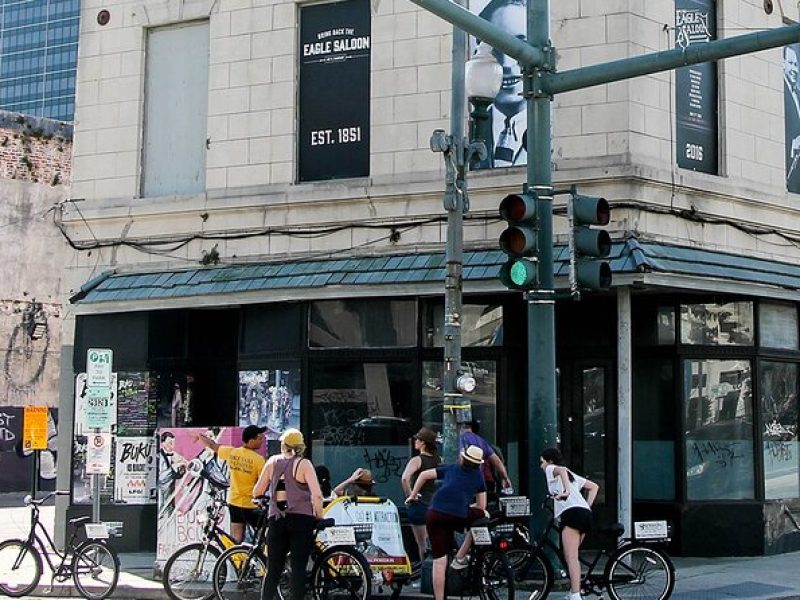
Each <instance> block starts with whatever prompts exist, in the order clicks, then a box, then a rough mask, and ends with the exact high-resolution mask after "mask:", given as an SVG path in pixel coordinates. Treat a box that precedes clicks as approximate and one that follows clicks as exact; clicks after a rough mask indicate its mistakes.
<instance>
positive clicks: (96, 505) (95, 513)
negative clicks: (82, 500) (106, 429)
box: [92, 429, 100, 523]
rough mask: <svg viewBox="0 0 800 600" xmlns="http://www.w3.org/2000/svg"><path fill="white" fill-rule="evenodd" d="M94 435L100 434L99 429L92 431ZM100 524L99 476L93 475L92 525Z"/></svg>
mask: <svg viewBox="0 0 800 600" xmlns="http://www.w3.org/2000/svg"><path fill="white" fill-rule="evenodd" d="M94 432H95V433H98V434H99V433H100V430H99V429H95V430H94ZM99 522H100V475H98V474H97V473H94V474H93V475H92V523H99Z"/></svg>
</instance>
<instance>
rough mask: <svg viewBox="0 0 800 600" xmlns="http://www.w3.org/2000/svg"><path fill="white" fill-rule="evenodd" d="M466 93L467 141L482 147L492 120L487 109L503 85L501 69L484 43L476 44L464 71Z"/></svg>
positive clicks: (490, 130)
mask: <svg viewBox="0 0 800 600" xmlns="http://www.w3.org/2000/svg"><path fill="white" fill-rule="evenodd" d="M464 77H465V79H466V92H467V98H469V101H470V103H471V104H472V107H473V110H472V113H471V114H470V117H471V118H470V141H475V142H477V141H481V142H483V143H484V145H487V144H486V142H487V141H489V140H491V139H492V119H491V114H490V113H489V106H490V105H491V104H492V102H494V98H495V96H497V94H498V93H499V92H500V86H502V85H503V67H502V66H501V65H500V63H499V62H497V59H495V57H494V55H493V54H492V48H491V46H489V45H488V44H487V43H486V42H481V43H480V44H478V48H477V49H476V51H475V54H474V56H473V57H472V58H471V59H470V60H469V61H467V66H466V69H465V75H464Z"/></svg>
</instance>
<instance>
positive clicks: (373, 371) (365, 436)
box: [311, 362, 417, 504]
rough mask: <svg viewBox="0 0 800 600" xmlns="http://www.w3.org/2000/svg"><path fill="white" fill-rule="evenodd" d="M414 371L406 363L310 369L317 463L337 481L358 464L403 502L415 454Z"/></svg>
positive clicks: (325, 365)
mask: <svg viewBox="0 0 800 600" xmlns="http://www.w3.org/2000/svg"><path fill="white" fill-rule="evenodd" d="M414 379H415V376H414V369H412V368H410V365H408V364H406V363H362V362H336V363H327V362H316V363H315V364H314V366H313V367H312V369H311V390H312V392H311V393H312V405H311V413H312V416H311V425H312V437H313V440H314V441H313V443H314V462H315V463H317V464H324V465H325V466H327V467H328V469H330V472H331V481H332V483H333V485H336V484H338V483H339V482H341V481H343V480H344V479H346V478H347V477H349V476H350V475H351V474H352V473H353V471H354V470H355V469H357V468H359V467H363V468H367V469H369V470H370V471H372V477H373V479H374V480H375V482H376V486H375V493H376V494H378V495H380V496H382V497H389V498H391V499H392V500H393V501H394V502H395V503H398V504H402V502H403V500H404V499H405V496H404V495H403V490H402V487H401V485H400V475H401V474H402V473H403V469H404V468H405V465H406V462H408V459H409V458H410V457H411V446H410V443H409V439H410V438H411V436H412V435H414V433H416V430H417V428H415V427H414V424H413V423H412V422H411V418H410V416H411V407H412V405H413V403H414V401H415V398H416V394H415V393H414Z"/></svg>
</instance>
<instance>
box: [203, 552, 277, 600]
mask: <svg viewBox="0 0 800 600" xmlns="http://www.w3.org/2000/svg"><path fill="white" fill-rule="evenodd" d="M266 574H267V559H266V557H265V556H264V555H263V554H262V552H261V551H260V550H256V549H254V548H252V547H250V546H244V545H240V546H233V547H231V548H228V549H227V550H225V552H223V553H222V554H221V555H220V557H219V558H218V559H217V562H216V564H215V565H214V571H213V573H212V575H211V581H212V583H213V585H214V593H215V594H216V595H217V598H219V599H220V600H260V598H261V584H262V582H263V580H264V576H265V575H266Z"/></svg>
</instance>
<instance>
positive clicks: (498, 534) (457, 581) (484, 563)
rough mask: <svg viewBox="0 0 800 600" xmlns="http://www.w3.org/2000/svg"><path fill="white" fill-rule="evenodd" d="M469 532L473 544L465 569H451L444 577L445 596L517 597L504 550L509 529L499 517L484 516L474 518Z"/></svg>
mask: <svg viewBox="0 0 800 600" xmlns="http://www.w3.org/2000/svg"><path fill="white" fill-rule="evenodd" d="M469 532H470V533H471V534H472V547H471V548H470V553H469V555H468V557H467V566H466V567H465V568H464V569H459V570H451V571H450V573H451V574H449V575H448V576H447V578H446V590H445V591H446V594H445V595H446V596H447V597H449V596H451V595H461V596H462V597H463V596H464V595H465V594H470V595H474V594H476V593H477V594H478V595H479V597H480V598H481V599H482V600H511V599H513V598H516V578H515V575H514V570H513V568H512V566H511V562H510V561H509V557H508V555H507V554H506V549H507V548H508V547H509V541H510V539H511V535H512V530H511V529H510V528H508V527H505V526H503V524H502V521H501V519H498V518H491V517H484V518H480V519H478V520H477V521H474V522H473V523H472V524H471V525H470V527H469Z"/></svg>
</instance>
